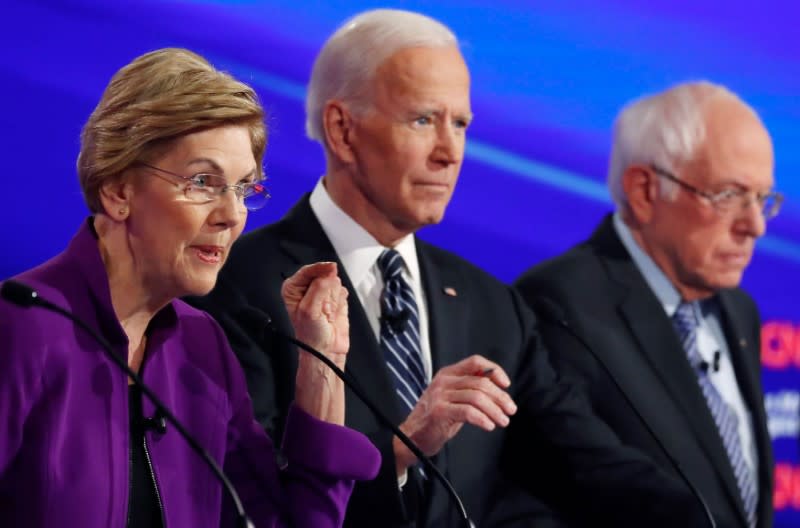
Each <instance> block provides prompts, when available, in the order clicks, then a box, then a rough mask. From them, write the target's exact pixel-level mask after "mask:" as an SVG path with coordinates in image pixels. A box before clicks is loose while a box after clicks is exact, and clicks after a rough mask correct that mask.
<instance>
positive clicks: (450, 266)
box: [417, 239, 510, 292]
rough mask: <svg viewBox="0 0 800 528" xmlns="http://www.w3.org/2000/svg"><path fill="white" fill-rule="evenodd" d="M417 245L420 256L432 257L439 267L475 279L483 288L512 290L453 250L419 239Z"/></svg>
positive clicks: (431, 259) (465, 277) (432, 261)
mask: <svg viewBox="0 0 800 528" xmlns="http://www.w3.org/2000/svg"><path fill="white" fill-rule="evenodd" d="M417 247H418V248H419V250H420V258H427V259H430V261H431V263H432V264H433V265H434V266H436V268H437V269H440V270H447V271H448V272H449V273H452V274H457V275H459V276H460V277H462V278H463V279H465V280H469V281H474V282H475V283H476V284H478V285H480V286H481V287H483V288H490V289H494V290H497V291H505V292H507V291H509V290H510V287H509V285H508V284H506V283H504V282H502V281H501V280H500V279H498V278H497V277H495V276H494V275H492V274H491V273H489V272H487V271H486V270H484V269H482V268H480V267H478V266H476V265H475V264H473V263H471V262H470V261H468V260H466V259H465V258H464V257H461V256H459V255H457V254H455V253H453V252H452V251H448V250H446V249H443V248H440V247H438V246H434V245H433V244H430V243H428V242H425V241H422V240H419V239H417Z"/></svg>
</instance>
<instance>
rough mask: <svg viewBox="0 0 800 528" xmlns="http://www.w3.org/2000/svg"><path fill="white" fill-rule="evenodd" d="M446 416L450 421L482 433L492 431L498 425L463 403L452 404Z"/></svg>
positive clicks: (474, 408) (482, 413) (479, 411)
mask: <svg viewBox="0 0 800 528" xmlns="http://www.w3.org/2000/svg"><path fill="white" fill-rule="evenodd" d="M447 414H448V415H449V419H450V420H452V421H455V422H461V423H468V424H471V425H474V426H475V427H480V428H481V429H483V430H484V431H494V429H495V428H496V427H497V425H498V424H496V423H495V421H494V420H492V419H491V418H490V417H489V416H487V415H486V414H485V413H484V412H482V411H481V410H480V409H478V408H477V407H474V406H472V405H468V404H464V403H456V404H452V405H451V406H450V408H449V410H448V413H447Z"/></svg>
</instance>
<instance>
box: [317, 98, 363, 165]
mask: <svg viewBox="0 0 800 528" xmlns="http://www.w3.org/2000/svg"><path fill="white" fill-rule="evenodd" d="M354 124H355V123H354V120H353V118H352V116H351V115H350V112H349V111H348V110H347V108H346V107H345V105H344V103H342V102H341V101H336V100H333V101H328V102H327V103H325V108H324V109H323V110H322V127H323V131H324V133H325V143H326V145H327V146H328V150H330V152H331V153H332V154H333V155H334V156H335V157H336V158H337V159H338V160H339V161H340V162H342V163H351V162H353V161H354V160H355V156H354V153H353V149H352V143H351V142H352V139H353V132H354V130H353V126H354Z"/></svg>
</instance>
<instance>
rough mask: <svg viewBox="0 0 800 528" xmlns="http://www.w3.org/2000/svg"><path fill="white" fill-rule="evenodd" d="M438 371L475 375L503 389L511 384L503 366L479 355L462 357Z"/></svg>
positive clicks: (459, 374)
mask: <svg viewBox="0 0 800 528" xmlns="http://www.w3.org/2000/svg"><path fill="white" fill-rule="evenodd" d="M439 372H440V373H443V374H446V375H452V376H458V377H462V376H475V377H478V378H487V379H489V380H491V381H492V383H494V384H495V385H497V386H499V387H501V388H504V389H506V388H508V387H509V386H511V380H510V379H509V377H508V374H506V371H505V370H503V367H501V366H500V365H498V364H497V363H495V362H494V361H490V360H488V359H486V358H485V357H483V356H479V355H473V356H470V357H468V358H465V359H462V360H461V361H459V362H458V363H454V364H452V365H448V366H446V367H443V368H441V369H439Z"/></svg>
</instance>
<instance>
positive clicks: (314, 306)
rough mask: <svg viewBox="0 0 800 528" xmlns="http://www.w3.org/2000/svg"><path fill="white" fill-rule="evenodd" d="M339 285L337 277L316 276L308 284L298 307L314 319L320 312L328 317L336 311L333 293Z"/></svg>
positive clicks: (334, 293)
mask: <svg viewBox="0 0 800 528" xmlns="http://www.w3.org/2000/svg"><path fill="white" fill-rule="evenodd" d="M340 287H341V281H340V280H339V277H336V276H325V277H317V278H316V279H314V280H313V281H312V282H311V284H310V285H309V286H308V289H307V290H306V292H305V294H304V295H303V298H302V299H301V300H300V304H299V305H298V309H299V310H300V311H301V312H303V313H304V314H306V315H307V316H309V317H310V318H312V319H316V318H318V317H319V316H320V315H322V314H325V316H326V317H327V318H330V317H331V316H332V315H333V314H335V313H336V300H335V295H336V292H337V290H338V288H340Z"/></svg>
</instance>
